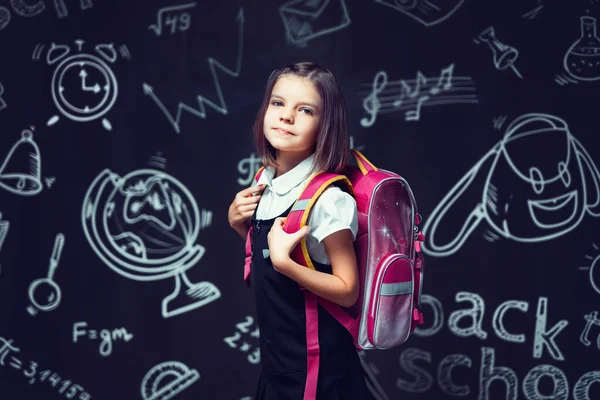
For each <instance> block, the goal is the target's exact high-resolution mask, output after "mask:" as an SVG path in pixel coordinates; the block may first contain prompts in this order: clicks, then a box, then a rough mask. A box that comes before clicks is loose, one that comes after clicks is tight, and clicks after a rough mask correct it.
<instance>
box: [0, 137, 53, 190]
mask: <svg viewBox="0 0 600 400" xmlns="http://www.w3.org/2000/svg"><path fill="white" fill-rule="evenodd" d="M40 165H41V155H40V149H39V148H38V145H37V144H36V143H35V141H34V140H33V133H32V132H31V131H30V130H28V129H25V130H23V132H22V133H21V139H19V140H18V141H17V142H16V143H15V144H14V145H13V147H12V148H11V149H10V150H9V151H8V154H7V155H6V158H5V159H4V161H3V162H2V164H0V189H4V190H7V191H9V192H11V193H13V194H17V195H21V196H33V195H36V194H38V193H40V192H41V191H42V188H43V186H42V179H41V174H40Z"/></svg>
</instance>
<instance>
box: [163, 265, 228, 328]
mask: <svg viewBox="0 0 600 400" xmlns="http://www.w3.org/2000/svg"><path fill="white" fill-rule="evenodd" d="M182 280H183V283H184V284H185V285H186V286H187V289H186V290H185V292H183V293H182V292H181V281H182ZM220 297H221V291H220V290H219V288H217V287H216V286H215V285H213V284H212V283H210V282H198V283H192V282H190V280H189V279H188V277H187V275H186V274H185V272H179V273H178V274H176V275H175V290H174V291H173V293H171V294H170V295H168V296H167V297H165V298H164V299H163V302H162V315H163V318H169V317H173V316H175V315H179V314H183V313H185V312H188V311H190V310H193V309H195V308H198V307H202V306H204V305H206V304H208V303H211V302H213V301H215V300H217V299H218V298H220Z"/></svg>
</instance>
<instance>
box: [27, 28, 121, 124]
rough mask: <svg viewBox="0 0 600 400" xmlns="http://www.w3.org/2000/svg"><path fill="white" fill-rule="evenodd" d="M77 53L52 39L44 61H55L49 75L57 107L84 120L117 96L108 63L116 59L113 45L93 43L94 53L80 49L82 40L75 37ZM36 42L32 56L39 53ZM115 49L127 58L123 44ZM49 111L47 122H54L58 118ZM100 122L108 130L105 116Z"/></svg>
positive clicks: (106, 108)
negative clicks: (51, 72)
mask: <svg viewBox="0 0 600 400" xmlns="http://www.w3.org/2000/svg"><path fill="white" fill-rule="evenodd" d="M75 42H76V43H77V45H78V48H79V53H76V54H72V55H69V53H71V49H70V48H69V46H67V45H56V44H54V43H52V45H51V48H50V49H49V50H48V54H47V56H46V61H47V63H48V64H49V65H52V64H56V63H58V64H57V66H56V69H55V70H54V74H53V75H52V84H51V89H52V99H53V100H54V104H55V105H56V107H57V108H58V111H59V112H60V113H61V114H62V115H64V116H65V117H67V118H69V119H71V120H73V121H77V122H88V121H93V120H96V119H98V118H101V117H103V116H104V115H105V114H106V113H107V112H108V111H110V109H111V108H112V107H113V105H114V104H115V102H116V100H117V95H118V83H117V79H116V77H115V74H114V72H113V71H112V69H111V67H110V65H109V63H111V64H112V63H114V62H115V61H116V59H117V51H116V49H115V47H114V45H113V44H112V43H111V44H102V45H97V46H96V47H95V50H96V53H97V54H98V55H94V54H89V53H85V52H81V50H82V45H83V41H82V40H76V41H75ZM42 50H43V47H41V48H40V45H38V46H37V47H36V50H35V51H34V58H35V57H36V55H37V58H39V56H40V55H41V53H42ZM119 51H120V52H121V54H122V55H123V56H124V57H126V58H128V55H129V52H128V51H127V50H126V48H125V47H124V46H121V47H120V49H119ZM59 119H60V118H59V116H58V115H53V116H52V117H51V118H50V119H49V120H48V122H47V125H48V126H51V125H54V124H56V123H57V122H58V120H59ZM102 126H103V127H104V128H105V129H106V130H109V131H110V130H112V124H111V123H110V121H109V120H108V119H106V118H103V119H102Z"/></svg>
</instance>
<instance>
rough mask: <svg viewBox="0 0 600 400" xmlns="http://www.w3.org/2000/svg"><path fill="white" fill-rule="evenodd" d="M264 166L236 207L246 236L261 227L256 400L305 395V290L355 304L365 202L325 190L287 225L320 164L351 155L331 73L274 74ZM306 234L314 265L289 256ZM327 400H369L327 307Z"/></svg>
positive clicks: (256, 271) (256, 250) (326, 166)
mask: <svg viewBox="0 0 600 400" xmlns="http://www.w3.org/2000/svg"><path fill="white" fill-rule="evenodd" d="M254 137H255V141H256V144H257V147H258V152H259V154H260V156H261V158H262V160H263V164H264V165H265V170H264V171H263V173H262V175H261V176H260V179H259V181H258V182H257V183H256V185H255V186H253V187H250V188H248V189H245V190H242V191H240V192H239V193H237V195H236V196H235V199H234V201H233V203H232V204H231V206H230V208H229V215H228V217H229V223H230V225H231V227H232V228H233V229H234V230H235V231H236V232H238V233H239V234H240V236H242V238H246V235H247V232H248V229H249V226H250V225H249V222H250V223H252V224H253V227H254V228H253V233H252V248H253V254H254V256H253V261H252V262H253V266H252V283H253V285H254V287H255V295H256V312H257V320H258V324H259V329H260V354H261V364H262V372H261V375H260V379H259V383H258V388H257V392H256V395H255V397H254V398H255V400H261V399H267V400H271V399H272V400H275V399H277V400H283V399H285V400H302V399H303V395H304V387H305V383H306V376H307V355H306V321H305V309H304V293H303V292H302V291H301V290H300V288H299V286H302V287H304V288H305V289H306V290H310V291H311V292H313V293H314V294H316V295H317V296H320V297H323V298H325V299H328V300H330V301H332V302H335V303H337V304H339V305H341V306H344V307H349V306H351V305H353V304H354V303H355V302H356V300H357V297H358V292H359V287H358V285H359V279H358V269H357V265H356V256H355V253H354V247H353V241H354V239H355V237H356V232H357V229H358V220H357V211H356V202H355V200H354V198H353V197H352V196H351V195H349V194H348V193H346V192H344V191H342V190H341V189H340V188H338V187H329V188H328V189H326V190H325V191H324V192H323V193H322V194H321V196H320V197H319V199H318V200H317V202H316V203H315V205H314V206H313V209H312V211H311V214H310V216H309V220H308V226H305V227H304V228H302V229H301V230H299V231H298V232H296V233H293V234H288V233H286V232H285V231H284V230H283V223H284V221H285V219H284V217H285V216H287V215H288V213H289V212H290V210H291V207H292V205H293V203H294V202H295V200H296V199H297V198H298V197H299V195H300V192H301V191H302V189H303V188H304V185H305V184H306V183H307V180H308V179H309V178H310V177H311V176H312V174H314V173H315V172H317V171H319V170H325V171H328V172H336V173H337V172H339V171H341V169H342V168H343V167H344V166H345V165H346V163H347V162H348V160H349V157H350V150H349V148H350V146H349V138H348V132H347V128H346V107H345V104H344V99H343V97H342V93H341V90H340V88H339V86H338V83H337V81H336V80H335V78H334V77H333V75H332V74H331V72H329V71H328V70H327V69H324V68H322V67H319V66H318V65H316V64H313V63H298V64H294V65H289V66H287V67H284V68H281V69H277V70H275V71H273V72H272V73H271V75H270V77H269V80H268V82H267V87H266V91H265V96H264V98H263V102H262V106H261V108H260V110H259V112H258V117H257V119H256V122H255V124H254ZM303 237H306V241H307V247H308V252H309V255H310V257H311V259H312V261H313V262H314V265H315V268H316V269H315V270H312V269H309V268H306V267H305V266H302V265H300V264H297V263H296V262H294V261H293V260H292V259H291V258H290V253H291V251H292V250H293V249H294V247H295V246H296V244H297V243H298V242H299V241H300V240H301V239H302V238H303ZM318 313H319V333H318V334H319V344H320V364H319V375H318V385H317V399H318V400H321V399H323V400H336V399H342V400H347V399H361V400H362V399H364V398H366V396H367V394H366V383H365V377H364V374H363V370H362V367H361V363H360V360H359V357H358V354H357V352H356V349H355V347H354V344H353V342H352V337H351V336H350V334H349V333H348V331H347V330H346V329H345V328H344V327H343V326H342V325H341V324H340V323H339V322H337V321H336V320H335V319H334V318H333V317H332V316H331V315H330V314H329V313H328V312H327V311H325V310H324V309H323V308H321V306H319V311H318Z"/></svg>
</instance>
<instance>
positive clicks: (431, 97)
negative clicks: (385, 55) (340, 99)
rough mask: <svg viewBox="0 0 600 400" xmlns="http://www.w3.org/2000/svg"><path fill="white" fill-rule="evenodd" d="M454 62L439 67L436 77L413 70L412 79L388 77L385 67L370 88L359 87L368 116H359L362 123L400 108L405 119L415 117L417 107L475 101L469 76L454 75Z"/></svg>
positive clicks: (368, 125) (473, 87)
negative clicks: (414, 74) (428, 76)
mask: <svg viewBox="0 0 600 400" xmlns="http://www.w3.org/2000/svg"><path fill="white" fill-rule="evenodd" d="M454 68H455V66H454V64H450V65H448V66H446V67H445V68H443V69H442V70H441V72H440V75H439V76H438V77H430V78H427V77H426V76H425V74H424V73H422V72H421V71H417V75H416V78H415V79H400V80H397V81H388V79H387V74H386V73H385V71H380V72H378V73H377V75H376V76H375V78H374V81H373V83H372V84H363V85H362V86H370V87H371V89H370V90H368V91H367V90H366V89H365V90H361V94H362V95H365V98H364V100H363V109H364V110H365V111H366V112H367V114H368V117H364V118H362V120H361V125H362V126H363V127H370V126H372V125H373V124H374V123H375V121H376V119H377V116H378V115H379V114H385V113H390V112H398V111H404V120H405V121H418V120H419V119H420V116H421V107H424V106H435V105H448V104H477V103H479V100H478V99H477V94H476V90H475V84H474V82H473V79H471V78H470V77H467V76H454Z"/></svg>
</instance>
